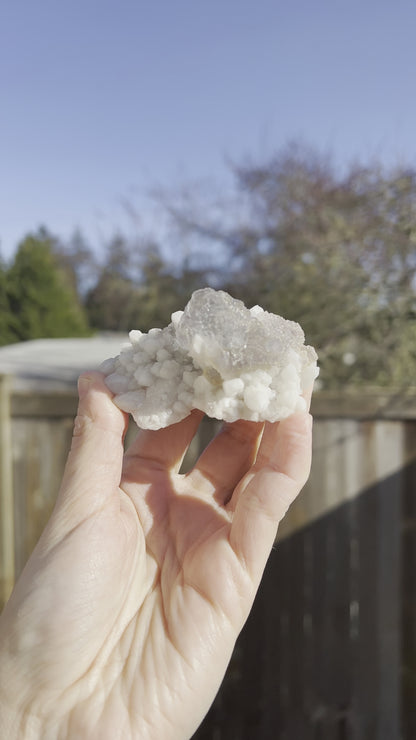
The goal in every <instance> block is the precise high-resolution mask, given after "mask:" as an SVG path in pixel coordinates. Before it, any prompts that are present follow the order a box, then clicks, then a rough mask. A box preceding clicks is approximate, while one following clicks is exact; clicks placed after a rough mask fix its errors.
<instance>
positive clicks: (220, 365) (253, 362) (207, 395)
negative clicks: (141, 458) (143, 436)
mask: <svg viewBox="0 0 416 740" xmlns="http://www.w3.org/2000/svg"><path fill="white" fill-rule="evenodd" d="M129 337H130V343H129V344H128V345H127V346H126V347H124V348H122V350H121V352H120V355H118V357H116V358H112V359H110V360H106V362H105V363H104V364H103V366H102V368H101V369H102V371H103V372H104V373H105V374H106V376H107V378H106V382H107V385H108V387H109V388H110V390H112V391H113V393H115V398H114V401H115V403H116V404H117V405H118V406H119V407H120V408H121V409H123V410H124V411H128V412H129V413H131V414H132V415H133V417H134V419H135V421H136V423H137V424H138V425H139V426H140V427H142V428H144V429H159V428H161V427H165V426H168V425H169V424H173V423H175V422H177V421H180V420H181V419H183V418H185V416H187V415H188V414H189V413H190V411H191V410H192V409H193V408H198V409H200V410H202V411H204V412H205V413H206V414H208V416H213V417H215V418H217V419H224V420H226V421H236V420H237V419H249V420H251V421H265V420H267V421H277V420H279V419H283V418H285V417H286V416H289V415H290V414H291V413H293V412H294V411H296V410H298V409H301V408H303V407H304V401H303V398H302V397H301V394H302V391H303V390H304V389H305V388H307V387H308V386H310V385H311V383H312V381H313V379H314V378H315V377H316V376H317V374H318V368H317V364H316V363H317V355H316V352H315V350H314V349H313V347H308V346H305V344H304V339H305V337H304V333H303V331H302V329H301V327H300V326H299V324H296V323H295V322H293V321H288V320H287V319H283V318H282V317H281V316H276V315H274V314H271V313H268V312H267V311H263V309H262V308H260V306H254V307H253V308H251V309H248V308H246V307H245V306H244V304H243V303H242V301H238V300H236V299H234V298H232V297H231V296H230V295H228V294H227V293H225V292H224V291H215V290H213V289H211V288H204V289H202V290H197V291H196V292H195V293H194V294H193V295H192V297H191V299H190V301H189V303H188V304H187V306H186V307H185V310H184V311H177V312H176V313H174V314H173V315H172V322H171V323H170V324H169V326H167V327H166V328H165V329H151V330H150V331H149V332H148V333H147V334H142V333H141V332H140V331H132V332H130V335H129Z"/></svg>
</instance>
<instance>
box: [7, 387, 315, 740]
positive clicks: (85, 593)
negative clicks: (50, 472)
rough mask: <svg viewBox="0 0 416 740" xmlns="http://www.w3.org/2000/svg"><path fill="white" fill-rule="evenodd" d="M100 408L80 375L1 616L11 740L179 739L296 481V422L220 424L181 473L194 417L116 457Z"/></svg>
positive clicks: (247, 601)
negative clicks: (64, 455)
mask: <svg viewBox="0 0 416 740" xmlns="http://www.w3.org/2000/svg"><path fill="white" fill-rule="evenodd" d="M111 397H112V395H111V393H110V392H109V391H108V389H107V388H106V386H105V384H104V379H103V376H102V375H101V374H100V373H89V374H88V375H85V376H82V377H81V379H80V404H79V410H78V416H77V419H76V421H75V428H74V437H73V443H72V448H71V452H70V455H69V458H68V462H67V465H66V469H65V474H64V478H63V482H62V486H61V490H60V492H59V495H58V498H57V502H56V506H55V509H54V511H53V514H52V516H51V519H50V521H49V523H48V524H47V526H46V528H45V530H44V532H43V534H42V536H41V538H40V540H39V542H38V544H37V546H36V548H35V550H34V552H33V554H32V556H31V558H30V559H29V561H28V563H27V565H26V567H25V569H24V571H23V573H22V575H21V577H20V579H19V581H18V583H17V585H16V587H15V590H14V591H13V594H12V596H11V598H10V600H9V602H8V604H7V606H6V608H5V610H4V612H3V615H2V617H1V619H0V734H1V736H2V737H7V738H9V739H10V740H13V739H14V738H24V740H29V739H30V740H31V738H36V740H38V739H39V740H40V739H42V740H61V739H62V740H63V739H64V738H71V739H72V738H73V739H78V738H88V740H107V739H108V740H118V739H120V740H121V739H123V740H126V739H128V738H131V739H133V738H140V739H141V740H143V739H146V740H162V738H163V740H176V739H177V740H186V738H189V737H190V736H191V735H192V733H193V732H194V731H195V730H196V728H197V726H198V725H199V724H200V722H201V721H202V719H203V717H204V715H205V714H206V712H207V710H208V708H209V706H210V704H211V703H212V701H213V699H214V697H215V694H216V692H217V690H218V688H219V685H220V683H221V680H222V678H223V675H224V673H225V670H226V667H227V664H228V662H229V659H230V656H231V653H232V650H233V647H234V644H235V640H236V638H237V636H238V634H239V632H240V630H241V628H242V626H243V624H244V622H245V620H246V618H247V615H248V613H249V611H250V608H251V605H252V603H253V600H254V596H255V593H256V591H257V588H258V585H259V582H260V579H261V575H262V572H263V569H264V566H265V564H266V561H267V558H268V555H269V552H270V549H271V547H272V545H273V542H274V539H275V535H276V529H277V525H278V523H279V521H280V520H281V519H282V517H283V516H284V514H285V512H286V510H287V508H288V506H289V505H290V503H291V502H292V501H293V499H294V498H295V497H296V495H297V494H298V492H299V491H300V489H301V488H302V486H303V484H304V483H305V481H306V479H307V477H308V474H309V468H310V456H311V417H310V416H309V414H307V413H306V412H305V413H304V414H296V415H294V416H292V417H290V418H288V419H286V420H285V421H282V422H280V423H277V424H268V423H266V424H265V425H263V424H254V423H253V422H244V421H239V422H235V423H234V424H228V425H226V426H225V427H224V428H223V430H222V431H221V432H220V434H219V435H218V436H217V437H216V438H215V440H214V441H213V442H212V443H211V445H210V446H209V447H208V448H207V449H206V450H205V451H204V453H203V454H202V456H201V457H200V459H199V461H198V462H197V464H196V466H195V467H194V468H193V470H192V471H191V472H190V473H188V474H186V475H179V473H178V470H179V468H180V465H181V461H182V459H183V456H184V453H185V451H186V449H187V447H188V445H189V443H190V441H191V439H192V438H193V436H194V434H195V433H196V430H197V428H198V425H199V423H200V420H201V416H202V415H201V414H200V413H199V412H197V411H195V412H193V413H192V414H191V415H190V416H188V417H187V418H186V419H184V420H183V421H181V422H179V423H178V424H175V425H173V426H171V427H168V428H166V429H162V430H159V431H157V432H154V431H142V432H140V433H139V435H138V438H137V439H136V441H135V442H134V443H133V444H132V446H131V447H130V449H129V450H128V452H127V454H126V455H125V456H124V460H123V435H124V432H125V430H126V426H127V417H126V415H125V414H123V413H122V412H121V411H120V410H119V409H118V408H117V407H116V406H115V405H114V404H113V403H112V401H111ZM263 427H264V431H263ZM260 440H261V441H260Z"/></svg>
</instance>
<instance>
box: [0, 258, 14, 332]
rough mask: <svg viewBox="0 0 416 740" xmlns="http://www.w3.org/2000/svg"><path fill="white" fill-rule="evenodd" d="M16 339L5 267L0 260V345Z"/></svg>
mask: <svg viewBox="0 0 416 740" xmlns="http://www.w3.org/2000/svg"><path fill="white" fill-rule="evenodd" d="M17 341H18V336H17V333H16V319H15V317H14V316H13V313H12V311H11V308H10V302H9V295H8V290H7V268H6V267H5V266H4V265H3V264H2V263H1V262H0V345H3V344H12V343H13V342H17Z"/></svg>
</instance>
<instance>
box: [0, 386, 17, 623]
mask: <svg viewBox="0 0 416 740" xmlns="http://www.w3.org/2000/svg"><path fill="white" fill-rule="evenodd" d="M10 389H11V378H10V377H9V376H7V375H0V608H1V607H2V605H3V604H5V603H6V601H7V599H8V598H9V596H10V593H11V590H12V588H13V584H14V575H15V573H14V507H13V469H12V435H11V413H10Z"/></svg>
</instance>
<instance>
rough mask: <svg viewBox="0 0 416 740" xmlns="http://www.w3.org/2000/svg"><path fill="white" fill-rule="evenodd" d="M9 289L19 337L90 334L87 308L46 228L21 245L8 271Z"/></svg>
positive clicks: (37, 337) (32, 337) (20, 338)
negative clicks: (60, 263)
mask: <svg viewBox="0 0 416 740" xmlns="http://www.w3.org/2000/svg"><path fill="white" fill-rule="evenodd" d="M7 293H8V299H9V303H10V308H11V310H12V312H13V315H14V317H15V320H16V335H17V338H18V339H19V340H20V341H23V340H27V339H39V338H42V337H70V336H86V335H88V334H89V329H88V323H87V320H86V316H85V313H84V310H83V308H82V306H81V305H80V303H79V300H78V296H77V294H76V292H75V290H74V287H73V285H72V284H71V281H70V280H69V279H68V275H67V274H66V273H65V270H64V269H63V268H62V267H61V266H60V265H59V261H58V259H57V257H56V255H55V254H54V251H53V241H52V239H51V238H50V237H49V236H48V235H47V234H46V232H45V231H42V232H40V233H39V234H37V235H29V236H27V237H26V238H25V239H24V240H23V242H22V243H21V244H20V245H19V247H18V250H17V253H16V256H15V259H14V263H13V264H12V266H11V267H10V269H9V271H8V274H7Z"/></svg>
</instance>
